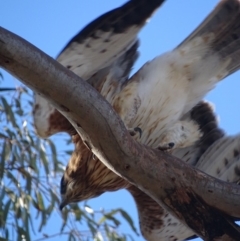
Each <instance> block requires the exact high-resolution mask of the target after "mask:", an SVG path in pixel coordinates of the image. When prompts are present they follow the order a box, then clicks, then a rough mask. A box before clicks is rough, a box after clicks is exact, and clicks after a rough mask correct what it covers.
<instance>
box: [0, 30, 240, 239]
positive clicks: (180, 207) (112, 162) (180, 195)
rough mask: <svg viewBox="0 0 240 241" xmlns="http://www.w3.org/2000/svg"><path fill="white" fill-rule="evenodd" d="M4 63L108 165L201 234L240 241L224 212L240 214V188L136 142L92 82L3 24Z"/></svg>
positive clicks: (0, 50)
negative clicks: (49, 102)
mask: <svg viewBox="0 0 240 241" xmlns="http://www.w3.org/2000/svg"><path fill="white" fill-rule="evenodd" d="M0 66H2V67H3V68H4V69H6V70H7V71H8V72H10V73H12V74H13V75H15V76H16V77H17V78H18V79H20V80H21V81H22V82H23V83H25V84H26V85H27V86H29V87H30V88H31V89H33V90H34V91H36V92H38V93H40V94H42V95H43V96H44V97H46V98H47V99H49V100H50V101H51V102H52V103H53V104H54V105H55V106H56V107H57V108H58V109H59V110H60V111H61V112H62V113H63V114H64V115H65V116H66V117H67V118H68V119H69V120H70V121H71V123H72V124H73V125H74V127H75V128H76V129H77V130H78V131H79V133H80V135H81V136H82V138H83V140H84V142H85V143H86V145H87V146H88V147H89V148H90V149H91V150H92V151H93V152H94V153H95V155H96V156H97V157H98V158H99V159H100V160H101V161H102V162H104V164H105V165H107V166H108V167H109V168H110V169H112V170H113V171H114V172H116V173H117V174H119V175H121V176H122V177H124V178H126V179H127V180H129V181H130V182H132V183H133V184H135V185H137V186H138V187H139V188H140V189H141V190H143V191H144V192H146V193H147V194H148V195H150V196H151V197H152V198H153V199H155V200H156V201H157V202H158V203H159V204H161V205H162V206H164V207H165V208H166V209H167V210H168V211H170V212H171V213H172V214H174V215H176V216H177V217H178V218H179V219H180V220H182V221H183V222H184V223H186V224H187V225H188V226H189V227H190V228H192V229H193V230H194V231H195V232H196V233H197V234H198V235H200V236H201V237H202V238H204V239H205V240H240V234H239V232H238V231H237V230H236V229H235V228H234V227H233V226H232V224H231V222H228V221H227V219H225V217H224V216H223V215H222V214H221V213H225V214H227V215H231V216H235V217H240V202H239V200H240V187H239V186H237V185H234V184H229V183H225V182H222V181H220V180H217V179H215V178H213V177H210V176H208V175H206V174H204V173H202V172H200V171H198V170H196V169H194V168H192V167H190V166H189V165H187V164H186V163H184V162H182V161H180V160H178V159H177V158H175V157H172V156H170V155H167V154H166V153H163V152H161V151H157V150H153V149H150V148H148V147H146V146H142V145H140V144H139V143H137V142H135V141H134V140H133V139H132V138H131V136H130V135H129V134H128V132H127V130H126V129H125V127H124V124H123V123H122V121H121V120H120V118H119V117H118V115H117V114H116V113H115V112H114V111H113V109H112V107H111V106H110V104H109V103H107V102H106V101H105V100H104V99H103V98H102V97H101V95H100V94H99V93H98V92H97V91H96V90H94V89H93V88H92V87H91V86H90V85H89V84H88V83H86V82H85V81H83V80H81V79H80V78H79V77H78V76H76V75H75V74H74V73H72V72H70V71H69V70H67V69H65V68H64V67H63V66H61V65H60V64H59V63H57V62H56V61H55V60H54V59H52V58H50V57H48V56H47V55H46V54H44V53H43V52H41V51H40V50H39V49H37V48H36V47H34V46H32V45H31V44H29V43H28V42H26V41H25V40H23V39H21V38H20V37H18V36H16V35H14V34H12V33H10V32H8V31H7V30H4V29H3V28H0ZM213 207H214V208H213ZM217 210H220V211H221V213H220V212H219V211H217ZM219 237H221V239H219Z"/></svg>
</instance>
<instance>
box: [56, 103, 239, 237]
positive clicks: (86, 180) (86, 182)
mask: <svg viewBox="0 0 240 241" xmlns="http://www.w3.org/2000/svg"><path fill="white" fill-rule="evenodd" d="M185 118H192V119H193V120H195V121H196V122H197V123H198V124H199V126H200V127H201V128H202V132H203V136H202V138H201V139H200V141H199V142H198V143H196V145H195V146H192V147H188V148H185V149H178V150H175V151H174V152H173V155H175V156H177V157H179V158H180V159H182V160H183V161H186V162H188V163H189V164H192V165H195V166H197V165H199V166H201V163H204V162H207V163H208V160H211V155H212V154H211V155H206V156H205V158H204V159H202V158H201V157H202V156H203V152H206V150H208V149H214V145H215V143H218V141H219V140H220V141H221V139H222V138H226V139H227V140H228V139H229V140H230V139H231V137H225V136H224V133H223V131H222V130H221V129H219V128H218V125H217V120H216V118H215V115H214V113H213V110H212V107H211V106H210V105H209V104H208V103H207V102H201V103H199V104H198V105H197V106H196V107H195V108H193V110H192V111H191V112H190V113H189V114H188V116H186V117H185ZM206 127H207V128H206ZM237 139H239V140H240V137H238V138H237ZM235 140H236V138H235ZM73 141H74V143H75V151H74V152H73V154H72V156H71V158H70V160H69V163H68V166H67V168H66V171H65V173H64V176H63V178H62V181H61V194H62V198H63V202H62V204H61V208H63V207H64V206H65V205H67V204H68V203H71V202H78V201H83V200H86V199H89V198H93V197H97V196H99V195H101V194H102V193H104V192H107V191H116V190H119V189H123V188H126V189H127V190H128V191H129V192H130V193H131V194H132V196H133V198H134V200H135V202H136V205H137V209H138V213H139V223H140V227H141V231H142V234H143V235H144V237H145V238H146V239H147V240H151V241H152V240H161V239H162V240H183V239H185V238H187V237H190V236H192V235H194V233H193V232H192V231H191V230H189V229H188V228H187V227H185V226H184V225H182V224H181V223H180V222H179V221H178V220H177V219H176V218H174V217H173V216H172V215H170V214H169V213H168V212H167V211H165V210H164V209H162V208H161V207H160V206H159V205H158V204H157V203H156V202H155V201H154V200H152V199H151V198H150V197H148V196H147V195H146V194H145V193H143V192H142V191H140V190H139V189H137V188H136V187H135V186H132V185H131V184H129V183H128V182H127V181H126V180H124V179H122V178H121V177H119V176H117V175H116V174H115V173H113V172H112V171H110V170H109V169H108V168H107V167H106V166H104V165H103V164H102V162H101V161H99V160H98V159H97V158H96V157H95V156H94V155H93V154H92V153H91V151H90V150H89V149H88V148H87V147H86V146H85V145H84V144H83V142H82V141H81V139H80V138H79V136H78V135H77V134H76V135H74V136H73ZM227 142H228V141H227ZM237 145H238V143H237V142H235V143H234V144H233V143H232V144H230V145H229V146H226V148H227V152H225V151H226V150H224V148H225V144H224V143H223V145H222V146H221V148H223V150H224V151H223V152H222V153H219V155H220V157H221V158H218V159H217V160H216V162H215V163H214V166H212V167H211V169H209V170H208V165H210V163H209V164H208V165H207V164H206V163H205V164H204V168H200V169H201V170H203V171H205V172H207V173H210V174H211V175H213V176H215V177H219V178H221V177H222V176H221V174H220V172H217V170H218V169H219V168H220V169H221V170H222V171H221V173H223V170H225V172H224V173H225V174H226V173H227V172H228V170H229V173H231V174H230V175H231V177H230V178H231V179H230V181H237V180H238V179H239V178H240V175H239V174H238V173H237V172H235V173H232V171H231V170H232V167H233V166H235V167H238V165H240V163H239V161H238V159H239V158H240V155H238V157H235V159H234V158H231V157H230V158H229V160H228V161H229V163H231V164H229V166H228V167H226V166H221V160H222V159H224V158H225V156H228V155H229V154H228V153H230V152H232V151H234V149H235V148H236V146H237ZM237 148H238V149H239V148H240V146H239V147H237ZM235 153H236V151H235ZM239 153H240V152H239ZM236 158H238V159H237V160H236ZM201 159H202V160H201ZM199 160H201V161H200V163H199ZM211 161H212V160H211ZM222 179H223V180H226V179H225V176H223V178H222Z"/></svg>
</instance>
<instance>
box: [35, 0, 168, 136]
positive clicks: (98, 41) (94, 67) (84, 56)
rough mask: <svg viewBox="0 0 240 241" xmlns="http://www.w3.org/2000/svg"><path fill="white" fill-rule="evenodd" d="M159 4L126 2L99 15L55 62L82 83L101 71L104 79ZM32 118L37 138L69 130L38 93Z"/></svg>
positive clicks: (139, 0) (154, 0) (159, 0)
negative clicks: (78, 77) (81, 79)
mask: <svg viewBox="0 0 240 241" xmlns="http://www.w3.org/2000/svg"><path fill="white" fill-rule="evenodd" d="M163 2H164V0H130V1H128V2H127V3H125V4H124V5H122V6H121V7H118V8H116V9H114V10H112V11H109V12H107V13H105V14H103V15H102V16H100V17H98V18H97V19H95V20H94V21H93V22H91V23H90V24H88V25H87V26H86V27H85V28H84V29H83V30H82V31H80V32H79V33H78V34H77V35H76V36H75V37H74V38H72V40H71V41H70V42H69V43H68V44H67V45H66V47H65V48H64V49H63V51H62V52H61V53H60V54H59V56H58V57H57V60H58V61H59V62H60V63H61V64H62V65H64V66H65V67H67V68H68V69H70V70H71V71H73V72H74V73H76V74H77V75H79V76H80V77H82V78H83V79H85V80H88V79H89V78H91V77H92V76H95V78H99V77H98V76H97V75H98V74H99V75H100V76H102V74H103V71H102V69H104V68H105V75H104V76H105V77H106V76H107V75H108V73H107V72H106V71H107V70H108V71H110V70H111V66H114V67H116V62H117V60H118V59H119V58H121V56H122V55H123V54H125V53H126V51H128V50H129V49H130V48H131V47H132V46H134V45H135V44H136V41H137V34H138V32H139V31H140V30H141V29H142V27H143V26H144V24H145V23H146V21H147V19H148V18H150V16H151V15H152V14H153V12H154V11H155V10H156V9H157V8H158V7H160V6H161V4H162V3H163ZM118 67H119V68H121V66H118ZM115 69H116V68H115ZM100 70H101V71H100ZM99 71H100V73H99ZM108 78H109V77H108ZM109 83H111V81H109ZM33 118H34V124H35V128H36V131H37V133H38V135H39V136H41V137H48V136H50V135H52V134H54V133H57V132H61V131H68V132H69V130H71V125H70V123H68V121H67V120H66V119H65V118H64V117H63V116H62V115H61V114H60V113H59V112H58V111H57V110H56V109H55V108H54V107H53V106H51V105H50V104H49V103H48V102H47V101H46V100H45V99H44V98H42V97H41V96H39V95H38V94H36V95H35V106H34V111H33Z"/></svg>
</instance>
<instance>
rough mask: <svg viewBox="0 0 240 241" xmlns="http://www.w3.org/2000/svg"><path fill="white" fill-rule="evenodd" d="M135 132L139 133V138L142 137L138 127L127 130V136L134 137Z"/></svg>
mask: <svg viewBox="0 0 240 241" xmlns="http://www.w3.org/2000/svg"><path fill="white" fill-rule="evenodd" d="M137 132H138V133H139V136H140V138H141V137H142V129H141V128H140V127H135V128H134V129H132V130H129V134H130V135H131V136H135V135H136V133H137Z"/></svg>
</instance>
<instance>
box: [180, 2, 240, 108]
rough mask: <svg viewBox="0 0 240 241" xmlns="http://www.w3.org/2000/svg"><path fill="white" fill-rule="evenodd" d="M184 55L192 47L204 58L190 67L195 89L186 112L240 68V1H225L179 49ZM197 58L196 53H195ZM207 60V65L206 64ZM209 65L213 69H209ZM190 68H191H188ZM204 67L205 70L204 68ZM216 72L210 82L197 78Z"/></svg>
mask: <svg viewBox="0 0 240 241" xmlns="http://www.w3.org/2000/svg"><path fill="white" fill-rule="evenodd" d="M176 50H180V54H181V55H182V56H184V54H185V53H187V52H188V50H190V51H191V52H193V54H194V55H195V57H196V56H197V55H198V58H201V59H202V60H203V62H202V66H198V67H197V66H196V67H195V68H194V66H192V67H191V70H190V69H189V70H190V71H191V72H192V75H193V76H195V79H196V81H192V82H191V83H192V87H191V90H192V92H191V93H190V96H189V101H188V104H187V105H186V107H185V112H187V111H188V110H190V109H191V108H192V107H193V106H195V104H196V102H198V101H199V100H201V99H202V98H203V97H204V96H205V94H206V93H207V92H209V91H210V90H211V89H212V88H213V87H214V86H215V84H216V83H217V82H219V81H220V80H222V79H223V78H225V77H226V76H228V75H230V74H232V73H234V72H236V71H237V70H239V68H240V1H239V0H222V1H220V2H219V4H218V5H217V6H216V7H215V9H214V10H213V11H212V12H211V13H210V14H209V15H208V17H207V18H206V19H205V20H204V21H203V22H202V23H201V24H200V25H199V26H198V27H197V28H196V30H195V31H193V32H192V33H191V34H190V35H189V36H188V37H187V38H186V39H185V40H184V41H183V42H182V43H181V44H180V45H179V46H178V47H177V48H176ZM193 57H194V56H193ZM204 63H205V64H206V66H205V67H204ZM207 65H208V66H210V67H211V68H210V69H209V70H208V68H207ZM186 68H187V69H188V67H186ZM204 69H205V70H204ZM205 71H206V72H207V71H212V72H213V71H215V75H214V76H211V78H210V79H209V84H205V85H203V84H202V83H201V82H200V81H197V80H198V78H197V76H204V75H206V74H207V73H206V74H205V73H204V72H205Z"/></svg>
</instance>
